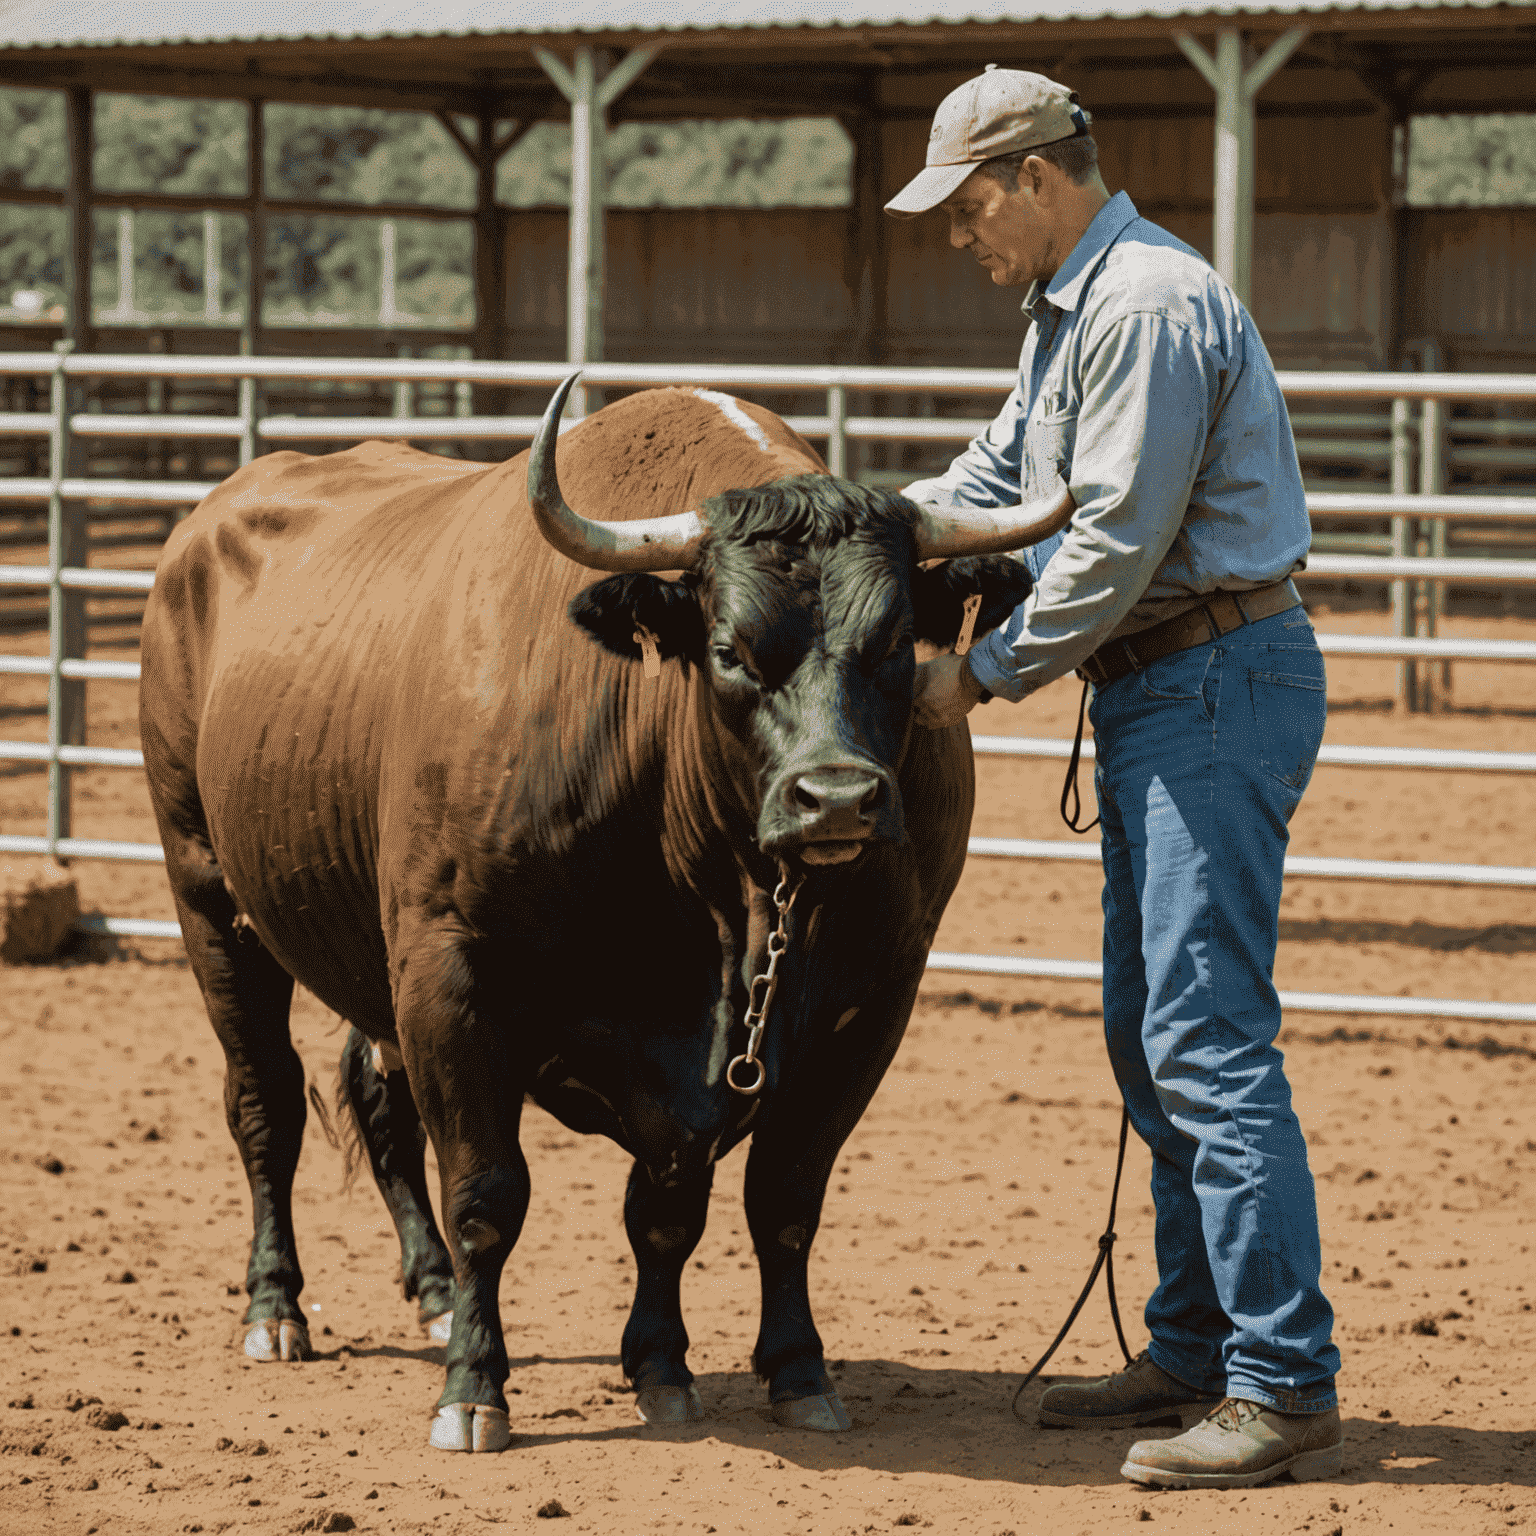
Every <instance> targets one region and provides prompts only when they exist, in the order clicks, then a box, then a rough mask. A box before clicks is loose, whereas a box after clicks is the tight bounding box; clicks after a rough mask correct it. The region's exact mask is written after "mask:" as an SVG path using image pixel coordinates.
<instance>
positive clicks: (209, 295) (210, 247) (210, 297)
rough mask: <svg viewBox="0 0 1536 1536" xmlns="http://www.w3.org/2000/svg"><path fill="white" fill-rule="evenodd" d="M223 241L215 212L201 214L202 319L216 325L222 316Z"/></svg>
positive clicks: (206, 322)
mask: <svg viewBox="0 0 1536 1536" xmlns="http://www.w3.org/2000/svg"><path fill="white" fill-rule="evenodd" d="M223 247H224V241H223V236H222V234H221V231H220V227H219V216H218V214H216V213H205V214H204V215H203V321H204V323H205V324H207V325H217V324H219V322H220V321H221V320H223V318H224V307H223V306H224V299H223V291H222V290H223V286H224V260H223V255H224V251H223Z"/></svg>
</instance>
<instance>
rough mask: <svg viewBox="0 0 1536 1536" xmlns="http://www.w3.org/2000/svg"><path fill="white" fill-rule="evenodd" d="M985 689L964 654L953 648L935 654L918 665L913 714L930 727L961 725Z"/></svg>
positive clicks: (919, 722) (921, 722) (934, 728)
mask: <svg viewBox="0 0 1536 1536" xmlns="http://www.w3.org/2000/svg"><path fill="white" fill-rule="evenodd" d="M985 691H986V690H985V689H984V688H983V687H982V686H981V684H980V683H978V682H977V681H976V674H975V673H974V672H972V671H971V669H970V668H969V667H968V666H966V664H965V657H964V656H956V655H955V654H954V652H953V651H950V652H948V653H946V654H945V655H943V656H935V657H934V659H933V660H932V661H925V662H923V663H922V665H921V666H919V667H918V669H917V682H916V685H915V686H914V688H913V692H912V714H913V717H914V718H915V719H916V721H917V723H918V724H919V725H923V726H927V727H928V729H929V730H939V729H941V728H942V727H944V726H946V725H958V724H959V723H960V721H962V720H964V719H965V717H966V716H967V715H968V714H970V712H971V711H972V710H973V709H975V707H976V706H977V705H978V704H979V703H981V696H982V694H983V693H984V692H985Z"/></svg>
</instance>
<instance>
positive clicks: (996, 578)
mask: <svg viewBox="0 0 1536 1536" xmlns="http://www.w3.org/2000/svg"><path fill="white" fill-rule="evenodd" d="M1033 587H1034V581H1033V579H1032V578H1031V576H1030V574H1029V567H1028V566H1026V565H1025V564H1024V562H1023V561H1022V560H1015V559H1014V558H1013V557H1012V556H1011V555H964V556H962V557H961V558H960V559H958V560H945V561H942V562H941V563H940V564H938V565H936V566H934V567H932V568H931V569H930V570H923V569H921V568H919V570H918V571H917V572H916V575H915V577H914V579H913V582H912V618H913V626H912V627H913V633H914V634H915V635H916V636H917V638H918V639H919V640H927V641H928V642H929V643H930V644H932V645H953V644H954V643H955V639H956V637H957V636H958V635H959V633H960V623H961V618H962V615H963V612H964V609H965V600H966V598H968V597H970V596H972V595H973V594H975V593H980V595H981V612H980V613H978V614H977V616H976V627H975V633H976V634H978V635H984V634H985V633H986V632H987V631H988V630H989V629H996V628H997V626H998V625H999V624H1001V623H1002V622H1003V620H1004V619H1006V618H1007V617H1008V615H1009V614H1010V613H1012V612H1013V610H1014V609H1015V608H1017V607H1018V606H1019V604H1020V603H1022V602H1023V601H1024V599H1025V598H1026V597H1028V596H1029V594H1030V591H1031V590H1032V589H1033Z"/></svg>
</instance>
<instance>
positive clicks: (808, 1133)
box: [743, 972, 921, 1430]
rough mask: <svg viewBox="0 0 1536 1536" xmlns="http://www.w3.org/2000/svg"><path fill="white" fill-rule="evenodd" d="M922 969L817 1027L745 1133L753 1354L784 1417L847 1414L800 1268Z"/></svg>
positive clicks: (817, 1421)
mask: <svg viewBox="0 0 1536 1536" xmlns="http://www.w3.org/2000/svg"><path fill="white" fill-rule="evenodd" d="M920 975H921V972H918V973H916V974H914V975H913V976H912V977H911V979H910V981H907V980H904V979H902V978H900V977H898V978H895V979H894V980H893V982H892V983H891V984H890V985H889V986H888V987H885V988H882V989H881V994H880V995H879V996H877V997H875V998H872V999H871V1000H869V1001H868V1002H866V1003H865V1005H864V1006H863V1007H861V1008H860V1010H859V1012H858V1014H857V1015H856V1016H855V1018H854V1020H853V1022H852V1023H850V1024H849V1025H848V1027H847V1028H846V1029H844V1030H842V1031H839V1032H836V1033H828V1034H826V1035H824V1036H823V1037H822V1039H821V1042H820V1043H819V1044H818V1045H817V1046H815V1047H813V1049H815V1050H816V1052H817V1059H816V1062H815V1065H814V1070H805V1069H804V1067H802V1068H801V1069H800V1070H798V1071H796V1072H794V1073H793V1074H792V1075H791V1077H790V1079H789V1080H788V1081H787V1082H785V1083H784V1084H783V1085H782V1086H781V1087H780V1089H779V1091H778V1095H777V1097H776V1099H775V1101H774V1104H773V1108H772V1115H771V1118H770V1119H769V1120H768V1122H767V1123H766V1124H765V1125H764V1126H763V1127H762V1128H761V1129H760V1130H758V1131H757V1132H756V1133H755V1135H754V1136H753V1138H752V1150H751V1152H750V1154H749V1155H748V1157H747V1171H746V1182H745V1188H744V1190H743V1198H744V1203H745V1206H746V1214H747V1225H748V1227H749V1228H750V1230H751V1233H752V1241H753V1243H754V1245H755V1246H756V1248H757V1264H758V1273H759V1276H760V1278H761V1281H762V1292H763V1311H762V1320H761V1323H760V1325H759V1328H758V1335H757V1346H756V1348H755V1349H754V1350H753V1353H752V1364H753V1367H754V1368H755V1369H756V1371H757V1374H758V1376H759V1377H761V1378H762V1379H763V1380H765V1381H766V1382H767V1383H768V1395H769V1399H770V1401H771V1402H772V1404H773V1414H774V1417H775V1418H776V1419H777V1420H778V1421H779V1422H780V1423H781V1424H788V1425H792V1426H794V1427H797V1428H801V1429H821V1430H837V1429H848V1428H849V1427H850V1426H851V1424H852V1422H853V1421H852V1420H851V1419H850V1418H849V1416H848V1411H847V1410H846V1409H845V1408H844V1407H843V1404H842V1401H841V1400H840V1399H839V1397H838V1395H837V1392H836V1391H835V1390H834V1388H833V1386H832V1381H831V1378H830V1377H829V1376H828V1375H827V1367H826V1357H825V1355H824V1354H823V1351H822V1343H821V1335H820V1334H819V1333H817V1331H816V1324H815V1322H814V1320H813V1319H812V1316H811V1300H810V1293H809V1290H808V1287H807V1273H806V1271H807V1266H808V1263H809V1260H810V1255H811V1242H812V1240H813V1239H814V1238H815V1236H816V1229H817V1227H818V1226H819V1225H820V1222H821V1207H822V1202H823V1200H824V1199H825V1198H826V1192H827V1181H828V1179H829V1178H830V1177H831V1174H832V1168H833V1165H834V1164H835V1163H836V1161H837V1157H838V1153H839V1152H840V1151H841V1150H842V1146H843V1143H844V1142H845V1141H846V1140H847V1139H848V1136H849V1134H850V1133H851V1132H852V1130H853V1128H854V1126H855V1125H857V1124H858V1121H859V1117H860V1116H861V1115H862V1114H863V1113H864V1110H865V1108H866V1107H867V1106H868V1104H869V1101H870V1099H871V1098H873V1097H874V1092H875V1089H876V1088H878V1087H879V1086H880V1079H881V1078H882V1077H883V1076H884V1075H885V1069H886V1068H887V1067H888V1066H889V1065H890V1062H891V1058H892V1057H893V1056H894V1055H895V1054H896V1047H897V1046H898V1045H899V1044H900V1041H901V1036H902V1032H903V1030H904V1029H905V1028H906V1023H907V1018H908V1017H909V1015H910V1014H911V1011H912V1002H913V999H914V997H915V996H916V993H917V982H918V977H919V976H920Z"/></svg>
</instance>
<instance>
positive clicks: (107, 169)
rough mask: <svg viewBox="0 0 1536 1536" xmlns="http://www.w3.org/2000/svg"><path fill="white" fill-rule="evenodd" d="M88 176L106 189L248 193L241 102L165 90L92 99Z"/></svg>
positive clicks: (223, 193) (236, 194) (234, 195)
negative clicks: (163, 92)
mask: <svg viewBox="0 0 1536 1536" xmlns="http://www.w3.org/2000/svg"><path fill="white" fill-rule="evenodd" d="M94 108H95V111H94V117H93V123H92V136H93V139H94V152H93V154H92V157H91V176H92V178H93V179H94V181H95V183H96V185H97V186H98V187H100V188H101V189H102V191H104V192H174V193H177V194H193V193H197V192H211V193H213V194H215V195H221V196H224V197H241V196H243V195H244V194H245V191H246V185H245V104H244V103H243V102H239V101H200V100H191V101H183V100H179V99H173V98H171V97H168V96H115V95H100V96H97V97H96V98H95V100H94Z"/></svg>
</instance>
